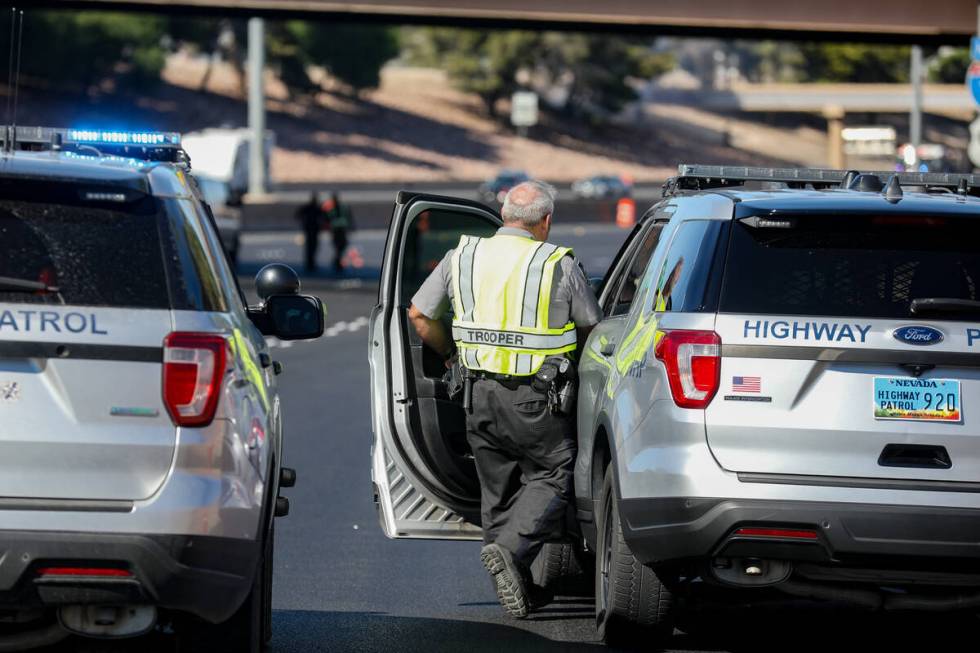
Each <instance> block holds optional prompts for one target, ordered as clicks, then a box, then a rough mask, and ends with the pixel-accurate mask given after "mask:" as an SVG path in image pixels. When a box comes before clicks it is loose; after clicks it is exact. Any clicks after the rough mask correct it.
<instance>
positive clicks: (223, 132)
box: [181, 127, 275, 262]
mask: <svg viewBox="0 0 980 653" xmlns="http://www.w3.org/2000/svg"><path fill="white" fill-rule="evenodd" d="M251 143H252V138H251V132H250V131H249V130H248V129H244V128H239V127H210V128H208V129H203V130H201V131H198V132H191V133H189V134H185V135H184V136H183V137H182V138H181V147H182V148H183V150H184V151H185V152H186V153H187V155H188V156H189V157H190V159H191V170H192V172H193V174H194V177H196V178H197V180H198V181H199V182H200V185H201V191H202V193H203V194H204V196H205V200H206V201H207V203H208V204H209V205H210V206H211V208H212V210H213V211H214V219H215V222H216V223H217V226H218V232H219V233H220V235H221V242H222V244H223V245H224V248H225V251H226V252H228V256H229V257H230V258H231V260H232V262H237V260H238V249H239V234H240V232H241V209H240V208H239V207H240V206H241V204H242V197H243V196H244V195H245V193H246V192H248V157H249V148H250V147H251ZM274 144H275V138H274V136H273V134H272V132H266V137H265V166H266V177H267V178H268V174H269V157H270V154H271V152H272V148H273V146H274Z"/></svg>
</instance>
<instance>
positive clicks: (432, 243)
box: [400, 208, 497, 306]
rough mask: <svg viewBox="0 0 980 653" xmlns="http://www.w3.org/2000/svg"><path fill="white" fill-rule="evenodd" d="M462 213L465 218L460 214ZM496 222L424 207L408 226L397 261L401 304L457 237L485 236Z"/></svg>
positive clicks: (494, 226) (454, 244) (494, 228)
mask: <svg viewBox="0 0 980 653" xmlns="http://www.w3.org/2000/svg"><path fill="white" fill-rule="evenodd" d="M464 216H465V217H464ZM496 230H497V225H495V224H493V223H491V222H489V221H487V222H485V221H483V220H480V219H473V214H472V213H464V214H462V215H461V214H460V213H458V212H455V211H450V210H445V209H434V208H432V209H426V210H424V211H422V212H421V213H419V214H418V215H417V216H415V218H414V219H413V220H412V222H411V224H409V225H408V228H407V231H406V234H405V245H404V247H405V248H404V251H403V253H402V260H401V292H400V298H401V303H402V305H403V306H405V305H408V304H409V303H410V302H411V301H412V296H413V295H415V291H417V290H418V289H419V286H421V285H422V282H423V281H425V279H426V278H427V277H428V276H429V274H431V273H432V271H433V270H435V268H436V266H437V265H439V262H440V261H441V260H442V259H443V257H445V255H446V252H448V251H449V250H451V249H452V248H454V247H456V245H458V244H459V239H460V236H463V235H466V236H478V237H480V238H488V237H490V236H492V235H493V234H494V233H495V232H496Z"/></svg>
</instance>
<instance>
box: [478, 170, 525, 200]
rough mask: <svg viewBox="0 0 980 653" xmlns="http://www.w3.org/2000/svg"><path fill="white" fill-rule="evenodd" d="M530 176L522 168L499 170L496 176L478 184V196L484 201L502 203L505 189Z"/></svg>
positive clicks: (505, 193)
mask: <svg viewBox="0 0 980 653" xmlns="http://www.w3.org/2000/svg"><path fill="white" fill-rule="evenodd" d="M530 178H531V176H530V175H529V174H527V173H526V172H524V171H523V170H501V171H500V172H499V173H497V176H496V177H494V178H493V179H491V180H489V181H487V182H484V183H483V184H481V185H480V197H482V198H483V201H484V202H498V203H500V204H503V202H504V197H505V196H506V195H507V191H509V190H510V189H511V188H513V187H514V186H516V185H517V184H520V183H523V182H525V181H528V180H529V179H530Z"/></svg>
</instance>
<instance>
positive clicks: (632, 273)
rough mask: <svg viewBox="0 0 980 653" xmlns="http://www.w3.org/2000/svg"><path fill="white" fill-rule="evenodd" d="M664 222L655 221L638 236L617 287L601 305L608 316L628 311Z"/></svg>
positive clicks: (617, 281)
mask: <svg viewBox="0 0 980 653" xmlns="http://www.w3.org/2000/svg"><path fill="white" fill-rule="evenodd" d="M664 226H665V223H662V222H655V223H654V224H652V225H651V226H650V228H649V229H648V230H647V231H646V232H645V233H644V234H643V235H641V236H640V238H641V239H642V240H641V242H640V244H639V246H637V247H636V249H635V250H634V251H633V252H632V254H631V258H630V260H629V263H627V264H626V265H625V266H624V267H623V268H622V272H621V273H620V277H619V279H617V280H616V283H617V285H618V287H616V290H615V292H613V293H612V294H611V295H610V296H609V298H608V299H607V301H606V305H605V306H604V307H603V309H604V312H605V314H606V315H607V316H608V317H612V316H615V315H623V314H624V313H627V312H629V310H630V306H632V305H633V300H634V299H636V294H637V290H638V288H639V283H640V279H641V278H642V275H643V272H644V271H645V270H646V268H647V264H648V263H649V262H650V257H651V256H652V255H653V252H654V251H655V250H656V248H657V243H659V242H660V235H661V233H662V232H663V229H664Z"/></svg>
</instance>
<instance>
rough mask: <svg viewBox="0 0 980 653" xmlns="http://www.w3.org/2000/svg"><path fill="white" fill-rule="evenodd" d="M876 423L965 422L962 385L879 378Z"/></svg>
mask: <svg viewBox="0 0 980 653" xmlns="http://www.w3.org/2000/svg"><path fill="white" fill-rule="evenodd" d="M874 410H875V419H907V420H921V421H932V422H960V421H962V419H963V418H962V412H961V411H962V410H963V405H962V404H961V403H960V382H959V381H951V380H947V379H911V378H909V377H893V376H876V377H875V391H874Z"/></svg>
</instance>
